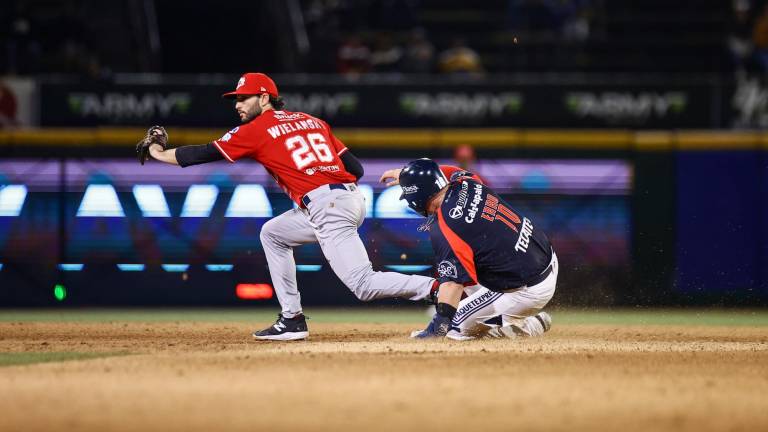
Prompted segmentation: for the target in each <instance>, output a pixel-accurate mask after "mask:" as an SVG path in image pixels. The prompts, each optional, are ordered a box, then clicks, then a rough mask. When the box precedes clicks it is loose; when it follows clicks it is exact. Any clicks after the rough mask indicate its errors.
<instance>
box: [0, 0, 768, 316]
mask: <svg viewBox="0 0 768 432" xmlns="http://www.w3.org/2000/svg"><path fill="white" fill-rule="evenodd" d="M764 3H765V2H762V1H748V0H735V1H715V0H701V1H697V2H669V1H660V0H645V1H640V0H629V1H622V2H617V1H608V0H570V1H567V0H562V1H558V0H490V1H485V2H482V3H470V2H465V1H452V0H442V1H441V0H420V1H419V0H410V1H409V0H391V1H384V0H381V1H373V0H361V1H352V0H348V1H344V0H326V1H322V0H317V1H299V0H293V1H291V0H288V1H259V2H211V1H197V2H175V1H150V0H147V1H138V0H137V1H126V0H123V1H112V2H97V1H58V2H53V1H34V0H30V1H7V2H4V3H3V6H2V8H1V9H0V23H2V26H0V185H2V189H0V306H50V305H61V306H66V305H73V306H79V305H115V306H125V305H196V306H200V305H238V304H243V305H253V304H272V303H274V302H275V300H274V299H268V300H252V299H250V300H249V299H243V298H240V297H238V295H237V291H236V286H237V285H238V284H268V283H269V276H268V273H267V270H266V267H265V262H264V258H263V253H262V252H261V247H260V245H259V244H258V229H259V227H260V226H261V224H263V223H264V221H266V220H267V219H266V216H264V215H254V214H249V215H248V216H247V217H235V218H233V217H227V210H228V208H229V207H228V205H229V203H231V202H232V201H233V197H234V196H235V195H236V193H237V192H236V188H237V186H242V185H252V184H257V185H261V186H262V187H263V188H264V189H263V192H264V194H265V196H266V198H267V203H268V207H269V210H270V211H271V212H272V213H273V214H278V213H279V212H280V211H285V210H287V209H288V208H290V205H291V204H290V202H288V200H287V199H286V198H285V197H284V196H282V195H281V194H280V192H279V190H277V188H275V187H274V185H273V184H272V183H271V180H269V179H267V178H266V177H265V176H263V175H262V174H263V173H262V171H261V170H260V168H259V167H258V166H256V165H248V164H245V166H241V165H243V164H241V163H238V164H235V165H232V166H230V165H226V164H224V163H223V162H221V163H219V164H214V165H215V166H214V165H211V167H207V168H205V169H202V170H199V171H195V170H193V169H186V170H181V169H179V168H176V169H173V167H170V168H158V167H157V164H151V165H150V166H144V167H141V166H139V165H138V163H136V162H135V156H134V148H133V145H134V143H135V142H136V141H137V140H138V139H140V137H141V136H142V135H143V133H144V130H145V129H146V127H148V126H150V125H153V124H162V125H165V126H168V127H169V131H170V134H171V143H172V144H177V145H182V144H201V143H204V142H206V141H208V140H211V139H215V138H217V137H219V136H221V135H222V134H223V133H225V132H226V131H227V130H228V129H229V128H231V127H234V126H235V125H236V124H237V119H236V117H235V116H234V115H233V111H232V107H231V105H230V104H229V103H227V102H225V101H223V100H221V99H220V98H219V95H220V94H221V93H223V92H225V91H228V90H230V89H231V88H232V87H233V86H234V84H235V83H236V81H237V79H238V77H239V76H240V74H241V73H243V72H246V71H262V72H266V73H269V74H270V75H272V76H273V77H274V78H275V80H276V82H277V84H278V86H279V88H280V90H281V93H283V94H284V95H285V97H286V100H287V102H288V106H287V109H294V110H305V111H307V112H310V113H313V114H316V115H318V116H320V117H322V118H324V119H326V120H327V121H328V122H329V123H330V124H331V125H332V126H333V127H334V129H335V131H336V132H337V133H338V135H339V136H340V137H341V138H342V140H344V141H345V143H347V144H348V145H349V147H350V148H351V150H352V151H353V152H354V153H355V154H356V155H357V156H359V157H360V158H362V159H363V160H364V161H365V164H366V169H367V172H366V178H365V179H364V182H363V183H364V184H368V185H370V186H371V193H372V195H371V196H372V197H373V199H374V201H373V202H372V206H373V207H372V210H373V213H374V214H373V215H372V216H374V217H369V219H368V220H367V222H366V224H365V225H364V227H363V229H362V231H361V232H362V236H363V239H364V241H366V244H367V246H368V249H369V253H370V255H371V259H372V261H373V262H374V265H375V266H376V267H377V268H385V267H386V266H411V267H406V268H402V267H401V269H404V271H421V272H425V273H428V272H429V271H430V270H429V269H426V268H424V267H425V266H427V265H428V264H429V246H428V244H427V243H425V241H426V240H425V239H426V237H423V236H420V235H419V233H418V232H417V231H416V230H415V228H416V226H417V225H418V220H416V219H403V218H398V217H393V215H392V214H389V213H387V212H386V211H388V209H389V210H392V207H391V206H390V207H387V208H382V212H381V213H379V211H378V210H377V209H376V207H375V205H376V203H378V202H379V201H380V200H382V194H383V193H384V189H383V188H382V187H381V186H379V185H377V184H376V180H377V178H378V174H380V172H381V170H382V169H383V167H385V166H389V165H387V164H390V163H391V164H395V166H397V164H402V163H403V162H405V161H407V160H409V159H411V158H416V157H424V156H427V157H433V158H438V159H441V160H444V161H446V162H451V161H452V160H453V161H454V162H455V163H459V162H462V161H463V162H466V163H469V164H471V165H472V166H473V167H474V168H476V169H477V170H478V172H479V174H481V175H482V176H484V177H487V178H489V179H490V183H491V185H492V186H493V187H497V188H499V190H500V191H501V192H502V193H503V194H504V195H505V197H506V198H507V199H508V200H509V201H510V202H511V203H512V204H513V206H515V207H517V208H520V209H524V210H526V211H528V212H530V214H532V215H533V216H534V217H535V220H537V221H541V222H540V223H541V224H542V226H544V227H545V229H546V230H547V232H548V233H550V234H551V237H552V240H553V243H554V244H555V247H556V249H557V251H558V254H559V256H560V260H561V269H562V270H561V273H560V280H559V284H558V292H557V294H556V295H555V298H554V299H553V303H554V304H556V305H617V306H635V305H709V304H714V305H722V306H731V305H752V306H754V305H765V304H766V300H768V157H766V156H767V154H768V144H767V143H768V136H766V134H765V132H764V128H765V127H766V126H768V83H766V73H768V14H767V13H766V12H765V11H766V8H765V4H764ZM472 153H474V154H475V155H476V160H474V161H473V160H472V157H471V154H472ZM457 158H458V159H460V160H459V161H457V160H456V159H457ZM606 166H609V167H615V168H613V169H609V170H601V169H600V168H601V167H606ZM135 185H157V186H159V187H160V188H161V189H162V193H163V194H164V195H163V196H164V197H165V199H166V201H167V204H168V214H162V215H148V213H146V212H144V210H145V209H143V208H140V207H141V206H140V205H139V197H138V196H137V193H136V192H135V189H134V188H133V187H134V186H135ZM192 185H203V186H207V187H209V189H206V190H212V189H210V186H215V187H216V189H215V190H216V191H217V193H218V196H217V198H216V200H215V205H213V204H212V207H211V208H210V209H209V210H210V215H209V216H208V217H203V216H199V215H198V216H196V217H184V216H182V215H183V212H184V210H183V208H184V203H185V200H186V199H187V198H188V197H189V195H190V192H189V191H190V186H192ZM89 186H103V188H99V187H95V188H93V189H92V191H96V192H99V193H101V192H104V191H106V192H104V193H106V194H107V195H98V196H97V198H94V200H91V201H89V200H86V199H85V198H86V195H87V194H88V187H89ZM153 190H155V191H156V190H157V189H153ZM201 190H202V189H201ZM243 190H244V189H243ZM249 190H255V189H249ZM110 191H112V192H110ZM94 193H95V192H94ZM112 193H114V195H112ZM142 193H146V192H142ZM139 195H141V193H140V194H139ZM94 196H96V195H94ZM104 196H106V197H107V201H104V199H105V198H104ZM146 196H148V195H146ZM152 196H156V195H152ZM113 197H114V199H113V200H112V201H110V199H112V198H113ZM384 201H385V200H382V202H384ZM104 202H107V204H106V205H103V203H104ZM84 203H86V204H89V205H90V204H94V203H95V205H96V210H95V212H94V213H90V214H89V213H88V212H87V211H83V212H81V211H80V210H83V208H84V207H83V204H84ZM100 203H101V204H100ZM115 203H118V205H119V209H120V211H118V212H117V213H115V214H107V213H109V212H110V211H116V209H117V207H115V205H114V204H115ZM85 207H88V206H85ZM249 208H250V207H249ZM266 208H267V207H265V206H263V205H262V206H261V207H258V208H257V209H256V210H264V209H266ZM85 210H88V209H87V208H85ZM251 210H253V209H252V208H251ZM396 210H397V209H396V208H395V209H394V210H392V211H395V212H396ZM99 212H101V213H99ZM105 212H106V213H105ZM394 216H402V215H399V214H394ZM403 255H404V256H405V258H404V259H403ZM297 262H298V263H299V264H302V265H306V266H310V267H305V268H304V269H305V270H307V271H302V272H300V273H299V283H300V286H301V289H302V295H303V298H304V300H305V303H307V304H309V305H313V304H321V305H339V304H354V303H356V300H355V299H354V297H353V296H352V295H351V294H350V293H349V292H348V291H347V290H346V289H345V288H344V287H343V286H342V284H341V283H340V282H339V281H338V279H336V278H335V276H334V275H333V274H332V273H331V272H330V270H329V269H328V268H327V266H326V265H324V264H325V263H324V261H323V259H322V256H321V254H320V253H319V250H318V248H317V247H315V246H305V247H303V248H301V249H299V250H298V251H297ZM118 264H121V265H123V266H122V268H121V267H120V266H118ZM126 264H129V265H133V266H134V267H132V269H133V270H136V269H137V268H138V267H136V266H143V267H141V270H139V271H126V270H125V269H126V268H129V267H125V265H126ZM169 264H170V265H177V266H176V267H173V266H171V267H169V266H168V265H169ZM178 265H182V267H178ZM211 265H219V267H215V268H216V271H213V270H211V268H212V267H210V266H211ZM318 265H319V266H320V267H319V269H318V267H317V266H318ZM184 266H187V267H184ZM414 266H415V267H414ZM394 303H397V304H403V303H404V302H394Z"/></svg>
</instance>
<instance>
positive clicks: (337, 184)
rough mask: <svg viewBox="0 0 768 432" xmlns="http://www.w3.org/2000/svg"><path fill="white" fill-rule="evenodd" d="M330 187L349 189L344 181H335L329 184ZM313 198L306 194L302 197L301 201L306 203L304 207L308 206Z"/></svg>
mask: <svg viewBox="0 0 768 432" xmlns="http://www.w3.org/2000/svg"><path fill="white" fill-rule="evenodd" d="M328 189H343V190H347V187H346V186H344V185H343V184H342V183H333V184H329V185H328ZM311 202H312V200H311V199H309V195H304V196H303V197H301V203H302V204H304V207H306V206H308V205H309V203H311Z"/></svg>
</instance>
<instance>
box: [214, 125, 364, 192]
mask: <svg viewBox="0 0 768 432" xmlns="http://www.w3.org/2000/svg"><path fill="white" fill-rule="evenodd" d="M213 145H214V146H216V148H217V149H218V150H219V151H220V152H221V154H222V155H224V158H226V159H227V160H228V161H230V162H234V161H236V160H238V159H240V158H243V157H248V158H251V159H255V160H257V161H259V162H260V163H261V164H262V165H264V168H266V170H267V171H268V172H269V173H270V175H272V177H273V178H274V179H275V181H277V184H278V185H280V187H281V188H282V189H283V190H284V191H285V193H287V194H288V196H289V197H291V199H292V200H293V201H295V202H296V203H297V204H299V205H301V197H303V196H304V195H305V194H306V193H307V192H309V191H311V190H313V189H315V188H317V187H318V186H322V185H326V184H333V183H352V182H354V181H356V180H357V179H356V178H355V176H353V175H352V174H350V173H349V172H347V170H346V168H344V164H343V163H342V162H341V158H339V155H341V154H342V153H344V152H345V151H347V147H346V146H344V143H342V142H341V141H340V140H339V139H338V138H336V137H335V136H333V133H331V127H330V126H328V123H326V122H324V121H322V120H320V119H318V118H315V117H312V116H311V115H309V114H305V113H302V112H289V111H274V110H269V111H266V112H264V113H262V114H261V115H260V116H258V117H256V118H255V119H253V120H251V121H250V122H248V123H246V124H244V125H242V126H239V127H236V128H234V129H232V130H231V131H229V132H227V133H226V134H224V136H223V137H221V138H219V139H217V140H215V141H213Z"/></svg>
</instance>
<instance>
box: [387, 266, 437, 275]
mask: <svg viewBox="0 0 768 432" xmlns="http://www.w3.org/2000/svg"><path fill="white" fill-rule="evenodd" d="M385 267H386V268H388V269H390V270H394V271H397V272H405V273H418V272H423V271H424V270H427V269H430V268H432V266H431V265H417V264H393V265H387V266H385Z"/></svg>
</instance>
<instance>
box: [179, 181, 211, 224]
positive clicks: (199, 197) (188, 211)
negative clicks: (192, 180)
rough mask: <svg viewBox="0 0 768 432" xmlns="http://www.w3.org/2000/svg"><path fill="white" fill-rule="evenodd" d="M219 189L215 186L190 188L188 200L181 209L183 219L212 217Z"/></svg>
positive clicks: (199, 185)
mask: <svg viewBox="0 0 768 432" xmlns="http://www.w3.org/2000/svg"><path fill="white" fill-rule="evenodd" d="M218 196H219V188H218V187H217V186H214V185H204V184H197V185H192V186H190V187H189V190H188V191H187V198H186V199H185V200H184V205H183V206H182V208H181V217H208V216H210V215H211V210H213V205H214V204H216V197H218Z"/></svg>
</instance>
